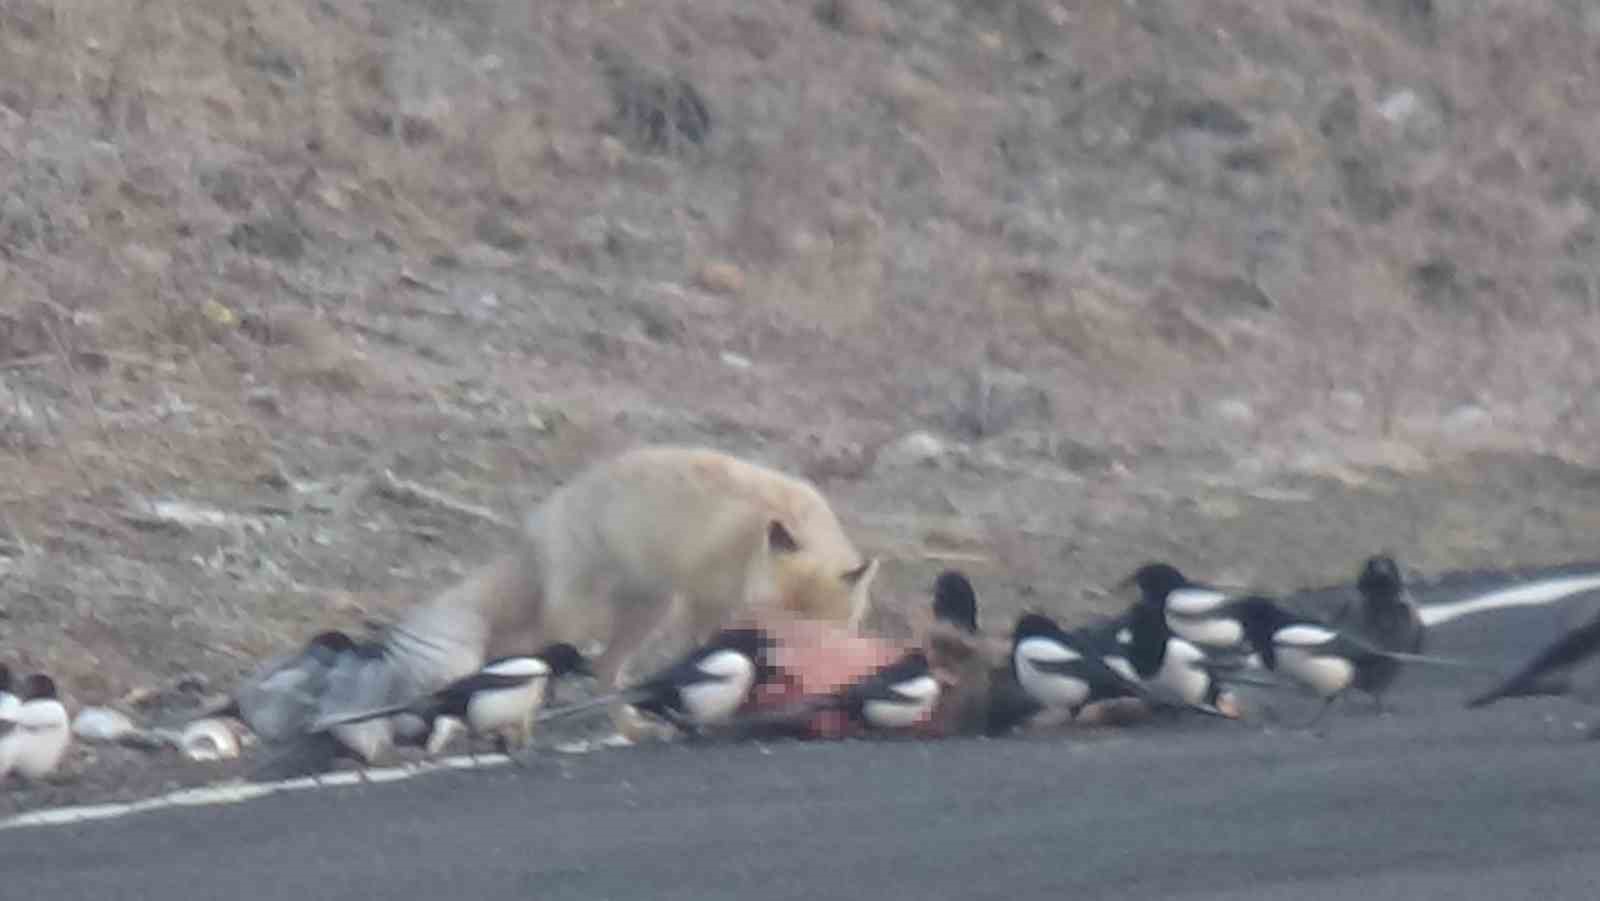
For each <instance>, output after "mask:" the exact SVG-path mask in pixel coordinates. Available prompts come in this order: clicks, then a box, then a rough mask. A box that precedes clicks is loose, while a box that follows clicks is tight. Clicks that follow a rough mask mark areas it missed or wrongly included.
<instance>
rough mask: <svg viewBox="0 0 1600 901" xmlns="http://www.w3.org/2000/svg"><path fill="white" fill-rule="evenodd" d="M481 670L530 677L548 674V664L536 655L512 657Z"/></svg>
mask: <svg viewBox="0 0 1600 901" xmlns="http://www.w3.org/2000/svg"><path fill="white" fill-rule="evenodd" d="M483 671H484V672H486V673H489V674H490V675H494V676H520V677H526V678H531V677H534V676H548V675H550V665H549V664H547V663H545V662H544V661H543V660H540V659H539V658H538V657H512V658H510V659H508V660H501V661H498V662H496V663H491V664H489V665H488V666H486V667H484V668H483Z"/></svg>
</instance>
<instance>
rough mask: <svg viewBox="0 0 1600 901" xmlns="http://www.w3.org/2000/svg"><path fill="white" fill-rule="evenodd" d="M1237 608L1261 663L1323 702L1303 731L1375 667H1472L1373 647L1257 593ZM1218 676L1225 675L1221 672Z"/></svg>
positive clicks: (1443, 659) (1471, 666) (1470, 664)
mask: <svg viewBox="0 0 1600 901" xmlns="http://www.w3.org/2000/svg"><path fill="white" fill-rule="evenodd" d="M1239 610H1240V614H1239V616H1240V621H1241V622H1242V623H1243V624H1244V628H1245V633H1246V635H1247V637H1248V638H1249V640H1250V643H1251V645H1252V646H1253V647H1254V648H1255V649H1256V653H1257V654H1259V655H1260V658H1261V661H1262V665H1263V666H1264V667H1265V668H1266V669H1267V670H1270V671H1271V672H1273V673H1276V674H1279V675H1283V676H1286V677H1288V678H1289V679H1290V680H1292V681H1293V682H1294V683H1296V684H1298V685H1300V686H1302V687H1303V688H1305V689H1307V690H1309V691H1310V692H1311V693H1312V694H1314V695H1315V696H1317V697H1319V698H1321V699H1322V701H1323V704H1322V708H1321V709H1320V710H1319V711H1317V715H1316V716H1315V717H1313V718H1312V719H1311V721H1310V722H1308V723H1307V724H1306V725H1305V727H1304V728H1310V727H1312V726H1314V725H1316V724H1317V722H1318V721H1320V720H1321V719H1322V717H1323V716H1324V715H1326V714H1327V712H1328V709H1329V708H1330V707H1332V706H1333V703H1334V701H1336V700H1338V699H1339V697H1340V696H1341V695H1343V694H1344V693H1345V691H1347V690H1348V689H1350V688H1352V687H1354V686H1355V684H1356V682H1357V680H1358V679H1359V678H1360V677H1361V676H1362V674H1363V673H1365V672H1366V671H1367V670H1368V669H1369V668H1370V667H1372V666H1373V665H1374V664H1380V663H1388V662H1391V661H1404V662H1414V663H1431V664H1438V665H1444V666H1460V667H1467V668H1475V667H1477V664H1473V663H1469V662H1466V661H1458V660H1450V659H1447V658H1442V657H1425V656H1422V655H1420V654H1411V653H1406V652H1402V651H1389V650H1384V649H1381V648H1377V647H1374V646H1373V645H1371V644H1369V643H1367V642H1366V641H1363V640H1361V639H1359V638H1357V637H1355V636H1353V635H1351V634H1349V633H1347V632H1343V631H1340V630H1339V629H1336V628H1334V627H1333V626H1331V625H1329V624H1327V623H1325V622H1322V621H1320V620H1317V619H1313V618H1311V617H1307V616H1302V615H1299V614H1295V613H1291V612H1289V611H1288V610H1285V609H1284V608H1282V607H1280V606H1279V605H1278V604H1276V603H1274V602H1273V600H1272V599H1271V598H1267V597H1262V596H1259V595H1252V596H1248V597H1245V598H1242V599H1241V600H1240V604H1239ZM1222 678H1224V679H1226V678H1228V676H1227V675H1226V674H1224V675H1223V676H1222Z"/></svg>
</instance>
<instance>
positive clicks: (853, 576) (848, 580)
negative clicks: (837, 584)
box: [843, 557, 878, 585]
mask: <svg viewBox="0 0 1600 901" xmlns="http://www.w3.org/2000/svg"><path fill="white" fill-rule="evenodd" d="M877 562H878V561H877V559H876V558H872V557H869V558H867V559H866V560H864V561H862V563H861V565H860V566H858V567H856V568H855V569H852V570H849V571H848V572H846V573H845V574H844V576H843V578H844V581H845V584H846V585H855V584H856V583H857V582H860V581H861V580H862V578H863V577H865V576H866V575H867V573H869V572H871V571H872V570H873V569H874V568H875V566H876V564H877Z"/></svg>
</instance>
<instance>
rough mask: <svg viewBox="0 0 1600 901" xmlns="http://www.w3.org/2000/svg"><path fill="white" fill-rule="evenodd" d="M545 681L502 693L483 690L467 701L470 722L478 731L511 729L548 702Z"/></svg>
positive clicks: (537, 681)
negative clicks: (545, 698) (545, 695)
mask: <svg viewBox="0 0 1600 901" xmlns="http://www.w3.org/2000/svg"><path fill="white" fill-rule="evenodd" d="M544 684H545V680H544V679H534V680H533V681H531V682H529V683H527V684H526V685H518V686H516V687H515V688H505V689H500V690H498V691H480V692H476V693H474V694H473V696H472V697H471V699H469V700H468V701H467V722H468V723H469V724H470V725H471V726H472V731H474V732H480V733H481V732H492V731H495V730H497V729H508V728H511V727H513V726H516V725H518V724H520V723H522V722H523V721H524V720H526V719H527V718H528V717H529V716H530V715H531V714H532V713H533V711H534V710H536V709H537V708H538V707H539V705H540V704H542V703H543V702H544Z"/></svg>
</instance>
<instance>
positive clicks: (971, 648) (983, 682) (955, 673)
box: [923, 569, 1043, 735]
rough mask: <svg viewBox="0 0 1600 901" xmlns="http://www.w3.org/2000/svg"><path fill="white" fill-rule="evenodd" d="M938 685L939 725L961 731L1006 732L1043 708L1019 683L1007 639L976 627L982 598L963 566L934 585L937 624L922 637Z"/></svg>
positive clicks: (934, 619)
mask: <svg viewBox="0 0 1600 901" xmlns="http://www.w3.org/2000/svg"><path fill="white" fill-rule="evenodd" d="M923 646H924V648H925V650H926V651H927V655H928V665H929V666H930V667H931V668H932V670H933V672H934V676H935V678H937V679H938V680H939V683H940V697H939V704H938V707H939V714H938V720H939V728H940V729H941V730H943V731H945V732H949V733H957V734H983V735H999V734H1003V733H1005V732H1007V731H1009V730H1011V729H1012V728H1015V727H1016V726H1018V725H1021V723H1022V722H1023V721H1024V720H1026V719H1028V718H1029V717H1031V716H1033V715H1034V714H1036V713H1038V712H1039V711H1040V710H1042V709H1043V708H1042V707H1040V706H1039V705H1038V704H1037V703H1035V702H1034V701H1033V700H1032V699H1031V698H1029V696H1028V695H1027V693H1026V692H1024V691H1023V690H1022V688H1021V686H1019V685H1018V684H1017V680H1016V676H1015V674H1014V673H1013V672H1012V666H1011V642H1010V640H1009V638H1000V637H999V636H989V635H985V634H983V632H982V631H981V630H980V629H979V628H978V597H977V592H976V591H974V590H973V587H972V582H971V580H969V579H968V578H967V576H966V575H965V574H964V573H962V572H961V571H960V570H955V569H950V570H945V571H944V572H941V573H940V574H939V576H938V578H936V579H935V580H934V585H933V624H932V626H930V627H929V629H928V631H927V635H926V637H925V639H924V641H923Z"/></svg>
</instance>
